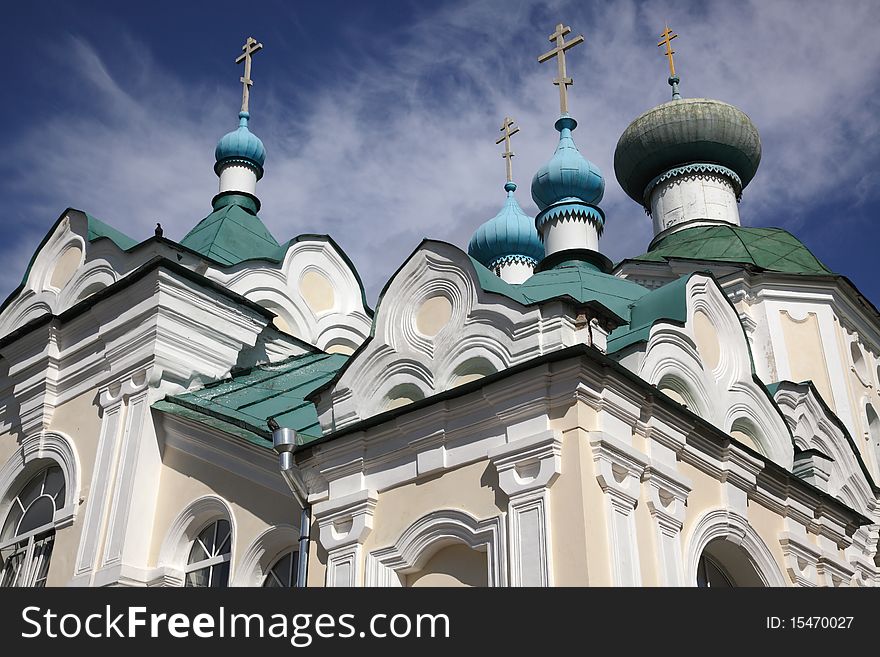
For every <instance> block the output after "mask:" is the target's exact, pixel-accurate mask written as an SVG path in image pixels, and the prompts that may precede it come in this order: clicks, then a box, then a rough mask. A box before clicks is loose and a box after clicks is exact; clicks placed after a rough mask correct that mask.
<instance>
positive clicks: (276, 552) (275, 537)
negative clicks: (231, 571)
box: [230, 525, 299, 586]
mask: <svg viewBox="0 0 880 657" xmlns="http://www.w3.org/2000/svg"><path fill="white" fill-rule="evenodd" d="M298 540H299V530H297V529H296V528H295V527H293V526H292V525H275V526H273V527H269V528H268V529H265V530H263V531H262V532H261V533H260V534H259V535H258V536H257V537H256V538H255V539H254V540H253V542H252V543H251V544H250V545H249V546H248V548H247V550H245V552H244V554H243V555H242V557H241V558H240V559H239V560H238V567H237V568H236V572H237V575H236V577H235V580H234V581H232V580H230V582H231V584H230V585H231V586H262V585H263V580H264V579H265V577H266V573H267V572H268V571H269V568H271V567H272V564H273V563H274V562H275V560H276V559H277V558H278V557H279V556H281V555H282V554H283V553H285V552H287V551H289V550H293V551H294V552H297V551H298V546H297V541H298Z"/></svg>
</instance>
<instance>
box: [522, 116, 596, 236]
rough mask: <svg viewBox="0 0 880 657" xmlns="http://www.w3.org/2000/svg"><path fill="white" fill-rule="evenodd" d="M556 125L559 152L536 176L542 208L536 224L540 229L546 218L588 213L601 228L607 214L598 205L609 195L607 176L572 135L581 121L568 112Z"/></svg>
mask: <svg viewBox="0 0 880 657" xmlns="http://www.w3.org/2000/svg"><path fill="white" fill-rule="evenodd" d="M555 128H556V129H557V130H558V131H559V144H558V145H557V146H556V152H555V153H553V157H551V158H550V161H549V162H547V164H545V165H544V166H542V167H541V168H540V169H538V171H537V173H535V176H534V177H533V178H532V198H533V199H534V201H535V204H536V205H537V206H538V209H539V210H541V212H540V214H538V216H537V218H536V219H535V223H536V225H537V226H538V228H539V229H540V227H541V226H542V225H543V224H544V223H545V222H546V221H549V220H551V219H554V218H557V217H562V216H565V215H568V216H584V217H585V218H587V219H589V220H590V221H592V222H594V223H596V224H597V225H599V226H600V227H601V226H603V225H604V224H605V216H604V214H603V213H602V210H601V209H599V208H598V207H597V204H598V203H599V202H600V201H601V200H602V196H603V195H604V194H605V178H604V177H603V176H602V172H601V171H600V170H599V167H597V166H596V165H595V164H593V163H592V162H590V161H589V160H588V159H586V158H585V157H584V156H583V155H581V153H580V151H579V150H578V148H577V146H575V143H574V140H573V139H572V138H571V133H572V130H574V129H575V128H577V121H575V120H574V119H573V118H572V117H570V116H567V115H565V116H562V117H560V118H559V119H557V121H556V124H555Z"/></svg>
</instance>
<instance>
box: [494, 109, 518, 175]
mask: <svg viewBox="0 0 880 657" xmlns="http://www.w3.org/2000/svg"><path fill="white" fill-rule="evenodd" d="M501 132H503V133H504V135H503V136H502V137H499V138H498V140H496V142H495V143H496V144H500V143H501V142H502V141H503V142H504V152H503V153H502V154H501V157H503V158H504V159H505V160H507V182H513V162H512V158H513V155H514V153H513V151H512V150H510V138H511V137H512V136H513V135H515V134H516V133H517V132H519V128H518V127H516V126H514V125H513V119H511V118H510V117H509V116H505V117H504V122H503V123H502V124H501Z"/></svg>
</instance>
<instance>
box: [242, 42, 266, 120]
mask: <svg viewBox="0 0 880 657" xmlns="http://www.w3.org/2000/svg"><path fill="white" fill-rule="evenodd" d="M241 49H242V50H243V51H244V52H243V53H242V54H241V55H239V56H238V57H236V58H235V63H236V64H241V63H242V62H244V75H243V76H242V77H241V84H242V86H243V89H242V90H241V111H242V112H247V111H248V99H249V98H250V87H251V85H252V84H253V83H254V81H253V80H251V57H253V55H254V53H257V52H259V51H261V50H262V49H263V44H262V43H257V40H256V39H255V38H254V37H248V38H247V41H245V42H244V45H243V46H242V47H241Z"/></svg>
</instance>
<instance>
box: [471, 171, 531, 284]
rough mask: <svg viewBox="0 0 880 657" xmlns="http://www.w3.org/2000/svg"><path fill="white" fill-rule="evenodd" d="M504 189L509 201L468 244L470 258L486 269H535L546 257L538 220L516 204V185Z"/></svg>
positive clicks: (479, 229)
mask: <svg viewBox="0 0 880 657" xmlns="http://www.w3.org/2000/svg"><path fill="white" fill-rule="evenodd" d="M504 189H505V191H507V201H506V202H505V203H504V206H503V207H502V208H501V211H500V212H499V213H498V214H496V215H495V216H494V217H493V218H492V219H490V220H489V221H487V222H486V223H484V224H483V225H482V226H480V227H479V228H477V230H476V232H475V233H474V236H473V237H472V238H471V241H470V242H469V243H468V255H470V256H471V257H472V258H474V259H475V260H477V261H478V262H480V264H482V265H484V266H485V267H486V268H487V269H494V268H495V267H497V266H500V265H503V264H507V263H511V262H521V263H525V264H529V265H532V266H534V265H536V264H537V263H538V261H539V260H541V259H542V258H543V257H544V245H543V244H542V243H541V239H540V237H539V236H538V231H537V230H535V220H534V219H532V218H531V217H530V216H529V215H527V214H526V213H525V212H523V211H522V208H521V207H520V206H519V203H517V202H516V197H514V195H513V193H514V192H515V191H516V183H514V182H509V183H507V184H506V185H504Z"/></svg>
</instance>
